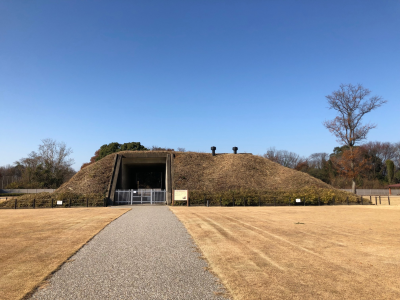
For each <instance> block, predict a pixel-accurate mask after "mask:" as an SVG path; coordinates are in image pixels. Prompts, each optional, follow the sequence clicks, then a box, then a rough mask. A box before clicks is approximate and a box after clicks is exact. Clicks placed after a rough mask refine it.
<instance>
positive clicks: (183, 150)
mask: <svg viewBox="0 0 400 300" xmlns="http://www.w3.org/2000/svg"><path fill="white" fill-rule="evenodd" d="M178 152H186V149H185V148H181V147H178Z"/></svg>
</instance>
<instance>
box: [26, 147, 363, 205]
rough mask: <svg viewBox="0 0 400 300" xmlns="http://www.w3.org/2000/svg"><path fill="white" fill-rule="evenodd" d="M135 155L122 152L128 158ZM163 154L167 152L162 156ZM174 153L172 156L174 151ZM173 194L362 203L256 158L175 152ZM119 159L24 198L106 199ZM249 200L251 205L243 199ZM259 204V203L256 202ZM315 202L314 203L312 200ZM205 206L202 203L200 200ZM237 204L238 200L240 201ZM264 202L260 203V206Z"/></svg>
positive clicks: (111, 158) (106, 160)
mask: <svg viewBox="0 0 400 300" xmlns="http://www.w3.org/2000/svg"><path fill="white" fill-rule="evenodd" d="M129 152H131V151H121V152H118V154H122V155H124V153H129ZM163 152H164V151H163ZM169 153H171V152H169ZM174 155H175V158H174V162H173V169H172V170H173V189H188V190H189V191H190V193H191V194H190V195H191V196H190V197H191V199H204V197H207V198H209V199H210V200H211V199H215V201H217V199H218V201H219V199H221V197H222V198H224V199H226V201H225V202H227V203H228V201H232V199H233V197H234V198H235V199H237V201H238V205H239V203H240V201H249V203H253V202H254V201H256V200H255V199H258V198H259V197H263V199H265V201H270V200H268V199H272V198H273V197H276V198H279V199H282V201H288V199H289V198H290V199H292V201H293V199H294V198H306V199H309V200H308V201H316V200H315V199H318V198H320V199H321V201H324V202H325V203H329V201H332V197H335V199H336V200H335V201H338V202H340V201H342V202H344V201H346V199H347V197H349V201H350V202H357V201H359V198H357V197H356V196H355V195H352V194H350V193H346V192H343V191H340V190H337V189H334V188H333V187H332V186H330V185H328V184H326V183H324V182H322V181H321V180H319V179H316V178H314V177H312V176H310V175H308V174H306V173H303V172H299V171H295V170H293V169H289V168H286V167H283V166H281V165H279V164H277V163H274V162H272V161H270V160H268V159H266V158H264V157H261V156H256V155H251V154H236V155H235V154H224V155H217V156H212V155H211V154H209V153H197V152H174ZM114 157H115V154H110V155H108V156H106V157H104V158H103V159H101V160H99V161H97V162H96V163H94V164H91V165H89V166H87V167H86V168H84V169H82V170H81V171H79V172H78V173H76V174H75V175H74V176H73V177H72V178H71V180H69V181H68V182H66V183H64V184H63V185H62V186H61V187H60V188H59V189H57V190H56V191H55V192H54V193H53V194H48V193H41V194H36V195H24V196H21V197H20V199H27V200H32V199H33V198H35V199H36V200H38V199H43V200H45V199H51V198H53V199H58V200H67V199H86V198H89V199H93V200H94V199H103V198H104V197H105V196H106V195H107V192H108V191H107V189H108V185H109V183H110V179H111V175H112V168H113V163H114ZM243 198H246V199H248V200H240V199H243ZM251 199H254V200H251ZM312 199H314V200H312ZM199 201H200V200H199ZM235 201H236V200H235ZM258 201H259V200H257V202H258Z"/></svg>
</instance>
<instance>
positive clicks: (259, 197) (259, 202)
mask: <svg viewBox="0 0 400 300" xmlns="http://www.w3.org/2000/svg"><path fill="white" fill-rule="evenodd" d="M258 206H261V196H258Z"/></svg>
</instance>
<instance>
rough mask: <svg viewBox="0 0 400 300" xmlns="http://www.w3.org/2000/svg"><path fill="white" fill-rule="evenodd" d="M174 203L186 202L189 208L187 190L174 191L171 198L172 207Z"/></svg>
mask: <svg viewBox="0 0 400 300" xmlns="http://www.w3.org/2000/svg"><path fill="white" fill-rule="evenodd" d="M175 201H186V204H187V206H189V190H174V193H173V197H172V205H174V204H175Z"/></svg>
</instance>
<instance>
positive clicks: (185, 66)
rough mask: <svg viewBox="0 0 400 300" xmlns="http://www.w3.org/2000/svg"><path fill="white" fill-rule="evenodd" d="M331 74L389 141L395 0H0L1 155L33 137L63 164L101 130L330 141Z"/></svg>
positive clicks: (89, 150)
mask: <svg viewBox="0 0 400 300" xmlns="http://www.w3.org/2000/svg"><path fill="white" fill-rule="evenodd" d="M340 83H353V84H357V83H361V84H363V85H364V86H365V87H367V88H369V89H370V90H371V91H372V95H380V96H382V97H383V98H384V99H387V100H388V101H389V102H388V103H387V104H386V105H385V106H383V107H381V108H379V109H378V110H376V111H375V112H373V113H370V114H369V115H367V116H366V117H365V121H366V122H368V121H370V122H374V123H377V124H378V127H377V128H376V129H374V130H372V131H371V133H370V135H369V137H368V140H370V141H389V142H399V141H400V138H399V118H400V1H378V0H377V1H365V0H363V1H232V0H229V1H218V0H217V1H211V0H209V1H208V0H202V1H165V0H164V1H152V0H146V1H71V0H68V1H41V0H35V1H0V143H1V146H0V165H5V164H9V163H13V162H14V161H16V160H18V159H20V158H22V157H24V156H26V155H27V154H28V153H29V152H31V151H32V150H36V149H37V146H38V144H39V143H40V140H41V139H44V138H53V139H56V140H58V141H63V142H65V143H66V144H67V145H68V146H70V147H72V149H73V151H74V153H73V155H72V157H73V158H74V159H75V161H76V164H75V165H74V168H75V169H79V167H80V165H81V164H82V163H83V162H86V161H89V159H90V157H91V156H92V155H93V153H94V152H95V150H96V149H98V148H99V147H100V146H101V145H103V144H107V143H110V142H119V143H124V142H132V141H135V142H141V143H142V144H143V145H145V146H148V147H151V146H152V145H158V146H167V147H172V148H177V147H184V148H186V149H187V150H192V151H206V152H209V151H210V147H211V146H216V147H217V152H231V151H232V150H231V149H232V147H233V146H238V147H239V152H251V153H254V154H263V153H265V152H266V150H267V148H269V147H271V146H275V147H276V148H277V149H286V150H290V151H294V152H297V153H298V154H300V155H304V156H308V155H310V154H311V153H314V152H331V151H332V149H333V147H335V146H337V143H336V140H335V137H333V136H332V135H331V134H330V133H329V132H328V130H326V129H325V128H324V127H323V125H322V122H323V121H324V120H326V119H332V118H333V117H334V116H335V114H334V112H333V111H330V110H328V108H327V102H326V99H325V96H326V95H328V94H330V93H331V92H332V91H334V90H336V89H338V87H339V85H340Z"/></svg>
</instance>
